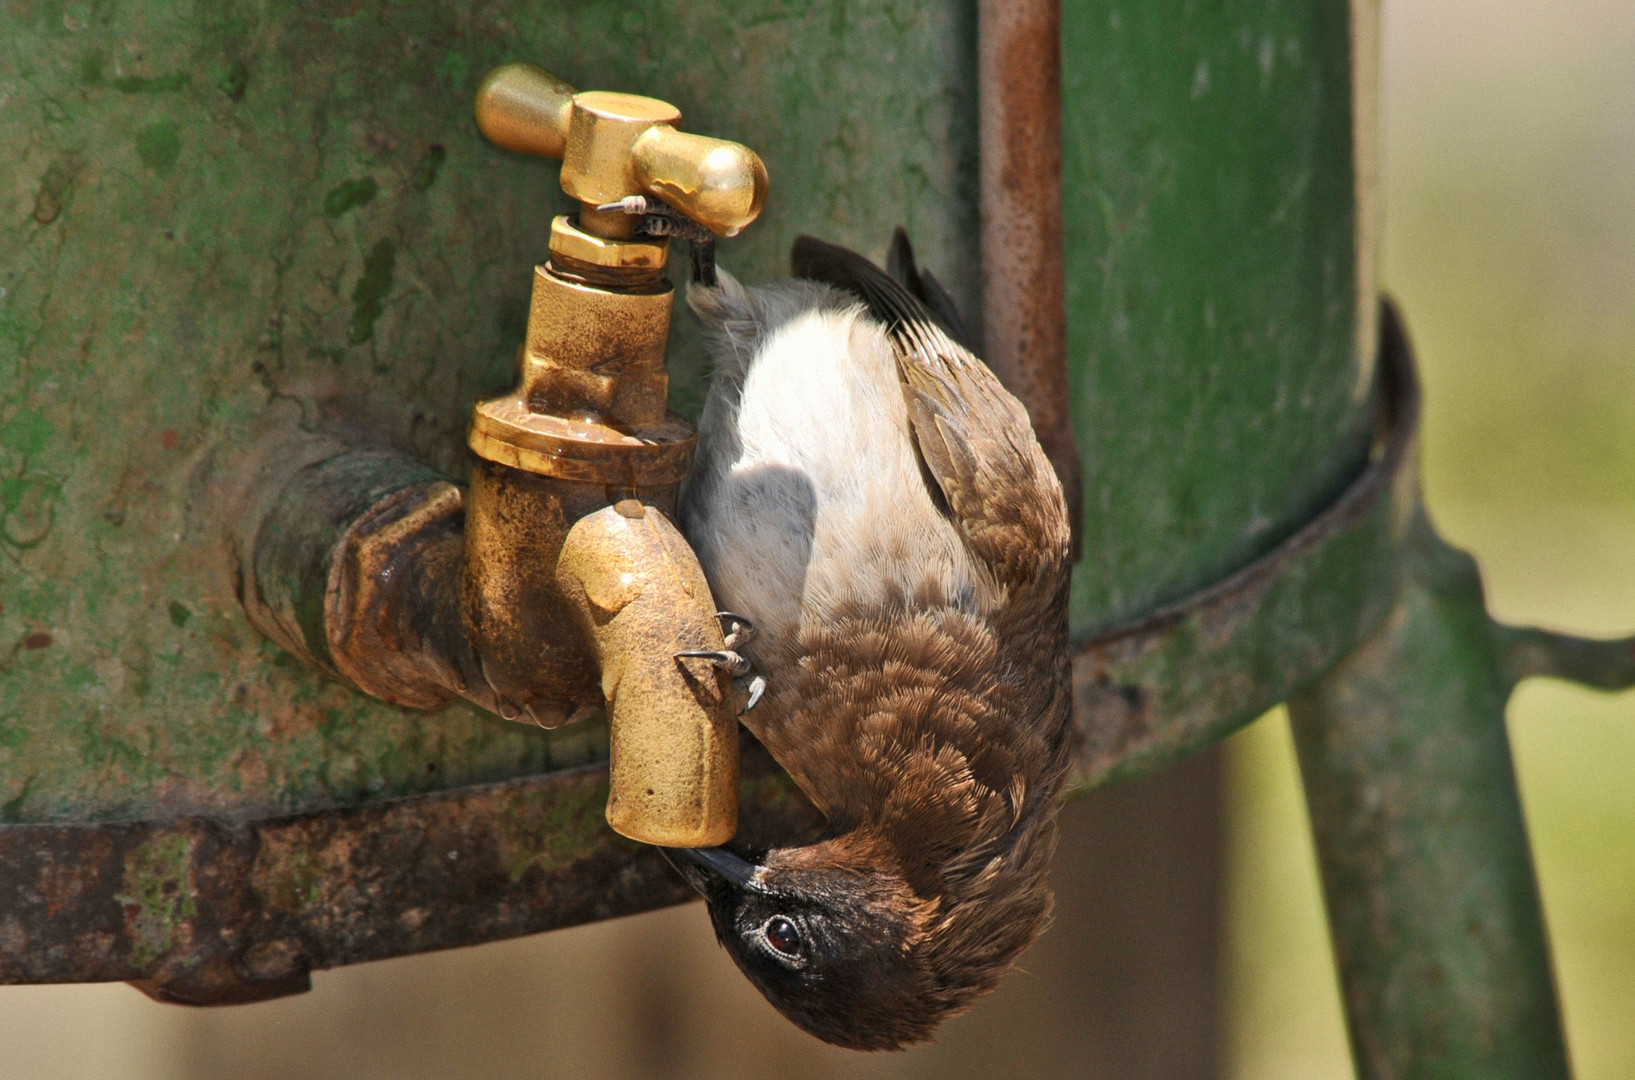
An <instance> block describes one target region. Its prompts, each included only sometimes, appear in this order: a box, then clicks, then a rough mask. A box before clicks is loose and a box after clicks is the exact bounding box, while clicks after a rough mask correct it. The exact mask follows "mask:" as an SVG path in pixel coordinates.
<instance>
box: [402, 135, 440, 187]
mask: <svg viewBox="0 0 1635 1080" xmlns="http://www.w3.org/2000/svg"><path fill="white" fill-rule="evenodd" d="M447 157H448V150H447V149H446V148H444V147H442V146H437V145H433V146H428V147H427V148H426V156H425V157H423V158H421V159H420V164H419V165H416V166H415V170H414V177H413V178H412V179H411V180H410V181H409V186H410V187H412V188H414V189H415V190H416V191H428V190H430V188H431V186H432V185H433V184H435V183H437V174H438V173H439V172H441V171H442V168H443V160H444V159H445V158H447Z"/></svg>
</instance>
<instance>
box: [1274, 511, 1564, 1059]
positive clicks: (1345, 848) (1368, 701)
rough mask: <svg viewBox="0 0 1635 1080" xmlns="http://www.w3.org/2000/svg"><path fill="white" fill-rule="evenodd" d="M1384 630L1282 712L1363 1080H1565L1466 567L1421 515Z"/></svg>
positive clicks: (1501, 731)
mask: <svg viewBox="0 0 1635 1080" xmlns="http://www.w3.org/2000/svg"><path fill="white" fill-rule="evenodd" d="M1415 524H1416V528H1415V535H1414V536H1413V538H1412V541H1411V542H1410V544H1408V545H1405V547H1404V550H1403V554H1402V560H1403V563H1404V568H1405V573H1404V583H1403V588H1402V589H1401V590H1400V592H1399V594H1398V599H1397V602H1396V603H1395V604H1394V605H1393V606H1392V609H1391V612H1390V616H1389V618H1387V619H1386V621H1385V622H1384V623H1383V624H1382V626H1381V627H1380V629H1379V631H1378V632H1377V633H1376V634H1374V635H1373V636H1372V637H1371V638H1370V639H1369V640H1368V641H1367V642H1366V643H1364V644H1363V645H1362V647H1361V648H1359V649H1357V650H1356V651H1355V652H1354V653H1353V654H1352V655H1351V656H1349V657H1347V658H1346V660H1345V662H1344V663H1342V664H1341V665H1340V666H1339V667H1338V668H1337V669H1336V670H1335V671H1334V672H1333V673H1332V674H1331V675H1329V676H1328V677H1327V678H1325V679H1323V680H1322V681H1321V682H1319V683H1318V684H1316V685H1315V686H1313V687H1311V688H1310V689H1309V690H1308V691H1307V692H1306V693H1304V694H1302V695H1300V696H1297V697H1296V698H1294V699H1293V700H1292V701H1291V702H1290V703H1289V715H1290V717H1291V719H1292V720H1293V726H1294V734H1295V746H1296V749H1297V750H1298V751H1299V757H1300V773H1301V777H1302V779H1303V781H1304V787H1305V791H1306V802H1307V806H1308V807H1309V809H1310V812H1311V821H1312V831H1313V834H1314V836H1315V838H1316V841H1317V853H1318V862H1319V865H1320V866H1321V869H1322V876H1323V893H1324V897H1325V900H1326V902H1327V907H1328V913H1329V925H1330V929H1331V936H1332V938H1333V941H1334V950H1335V954H1336V958H1337V960H1338V966H1339V971H1340V983H1341V987H1342V989H1343V991H1344V997H1345V1007H1346V1017H1347V1022H1348V1025H1349V1027H1350V1030H1351V1048H1352V1054H1353V1056H1354V1057H1355V1059H1356V1062H1357V1074H1358V1076H1359V1077H1361V1078H1362V1080H1387V1078H1390V1080H1420V1078H1423V1080H1431V1078H1458V1080H1465V1078H1468V1080H1566V1078H1567V1077H1568V1076H1570V1075H1571V1071H1570V1069H1569V1067H1568V1063H1567V1050H1566V1046H1565V1045H1564V1040H1563V1036H1562V1031H1561V1014H1560V1008H1559V1006H1558V1005H1557V1003H1556V994H1555V987H1554V983H1553V980H1552V978H1551V974H1550V955H1549V946H1548V943H1547V939H1546V935H1545V926H1544V914H1543V911H1542V910H1541V908H1540V904H1539V897H1538V887H1537V885H1536V884H1535V881H1534V876H1533V866H1532V860H1531V857H1530V854H1529V847H1528V841H1527V830H1526V825H1525V823H1524V821H1523V820H1522V808H1521V800H1520V798H1519V797H1518V795H1517V791H1516V777H1515V770H1514V767H1513V766H1512V763H1511V758H1510V747H1509V744H1508V741H1507V738H1506V733H1505V722H1504V719H1505V718H1504V710H1505V700H1506V698H1507V697H1508V696H1509V692H1510V689H1511V686H1512V683H1511V681H1510V679H1509V678H1508V677H1507V672H1506V671H1505V670H1504V663H1503V657H1502V656H1501V654H1500V651H1499V647H1498V646H1499V642H1498V641H1496V640H1495V637H1494V634H1493V624H1492V623H1491V622H1490V620H1489V619H1488V616H1487V612H1486V609H1485V607H1484V605H1483V601H1482V588H1481V580H1480V577H1479V575H1478V574H1477V570H1476V563H1475V560H1473V559H1471V558H1470V556H1468V555H1466V554H1464V553H1463V552H1460V551H1455V550H1454V549H1452V548H1450V547H1448V546H1447V545H1446V544H1444V543H1443V542H1442V541H1441V540H1440V538H1438V537H1437V536H1436V534H1435V533H1434V532H1433V531H1432V529H1431V527H1430V525H1429V523H1428V522H1427V521H1425V520H1424V519H1423V518H1422V517H1421V518H1420V519H1418V520H1417V521H1416V523H1415Z"/></svg>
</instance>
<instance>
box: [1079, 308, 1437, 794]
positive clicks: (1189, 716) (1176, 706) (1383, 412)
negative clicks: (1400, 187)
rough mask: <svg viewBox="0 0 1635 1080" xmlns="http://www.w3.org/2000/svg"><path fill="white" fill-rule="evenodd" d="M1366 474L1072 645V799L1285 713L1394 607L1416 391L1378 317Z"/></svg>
mask: <svg viewBox="0 0 1635 1080" xmlns="http://www.w3.org/2000/svg"><path fill="white" fill-rule="evenodd" d="M1380 371H1381V386H1380V410H1379V420H1378V425H1377V430H1376V436H1375V441H1374V446H1373V449H1372V451H1371V453H1370V456H1369V461H1368V464H1367V466H1366V467H1365V468H1364V469H1363V471H1362V472H1361V473H1360V474H1359V475H1358V476H1357V478H1356V479H1355V480H1353V481H1352V482H1351V484H1350V485H1349V486H1348V487H1347V488H1346V490H1345V491H1344V492H1342V493H1341V495H1340V496H1339V498H1337V499H1336V500H1335V501H1334V502H1333V503H1331V504H1330V505H1329V506H1328V508H1327V509H1325V510H1323V511H1322V512H1321V513H1319V514H1318V515H1317V516H1316V517H1315V518H1313V519H1312V520H1311V521H1310V522H1309V523H1307V524H1306V525H1305V526H1304V527H1302V528H1301V529H1299V530H1298V531H1297V532H1295V533H1294V534H1293V535H1292V536H1290V537H1289V538H1288V539H1286V540H1284V541H1283V542H1282V543H1281V544H1279V545H1278V546H1277V547H1276V548H1274V549H1273V550H1272V551H1270V552H1268V553H1267V554H1266V555H1265V556H1263V557H1262V558H1260V559H1259V560H1257V561H1255V562H1254V563H1251V564H1250V565H1249V566H1246V567H1244V568H1243V569H1242V570H1239V571H1238V572H1237V573H1234V574H1232V575H1231V576H1230V577H1228V578H1226V579H1225V580H1224V581H1221V582H1219V583H1217V584H1215V585H1213V586H1211V587H1209V588H1207V589H1204V590H1203V591H1201V592H1199V593H1196V594H1194V595H1193V596H1191V597H1189V598H1188V599H1186V600H1184V601H1182V602H1181V603H1178V604H1175V605H1173V606H1170V607H1166V608H1163V609H1160V610H1158V611H1155V612H1153V613H1152V614H1150V615H1147V616H1145V617H1144V618H1141V619H1139V620H1137V621H1136V622H1134V623H1131V624H1129V625H1127V626H1124V627H1122V628H1119V629H1116V630H1113V631H1111V632H1109V633H1105V634H1101V635H1099V636H1097V637H1094V638H1091V639H1089V640H1086V641H1082V642H1079V643H1077V644H1076V645H1075V648H1074V654H1073V709H1074V721H1075V724H1076V726H1077V729H1078V732H1079V737H1080V739H1081V740H1082V742H1081V749H1080V754H1079V764H1078V770H1077V774H1076V776H1075V778H1074V779H1075V787H1076V788H1078V789H1080V790H1082V789H1084V788H1093V787H1100V786H1102V785H1104V784H1108V783H1112V782H1114V781H1117V780H1121V779H1126V778H1129V777H1133V776H1140V775H1143V774H1145V773H1150V772H1153V771H1155V770H1157V769H1159V768H1162V767H1163V766H1165V765H1167V764H1169V763H1170V762H1172V761H1175V760H1176V759H1178V758H1181V757H1184V756H1185V755H1187V754H1189V753H1192V752H1193V751H1195V750H1200V749H1202V748H1203V747H1205V746H1208V745H1210V744H1211V743H1213V742H1215V741H1216V740H1218V739H1221V738H1223V737H1224V736H1226V735H1229V734H1231V733H1232V732H1233V731H1235V730H1236V729H1237V728H1239V727H1241V726H1242V725H1243V724H1245V723H1247V722H1248V721H1250V720H1252V719H1254V718H1255V717H1256V716H1259V715H1260V714H1261V713H1263V712H1265V711H1266V710H1267V709H1269V708H1271V707H1272V706H1274V705H1277V704H1278V703H1280V702H1282V701H1285V700H1287V699H1288V698H1289V697H1291V696H1293V695H1294V694H1295V693H1297V692H1298V691H1299V690H1301V689H1302V688H1303V687H1306V686H1308V685H1310V684H1311V683H1312V682H1313V681H1314V680H1315V679H1317V678H1318V677H1319V676H1321V675H1322V674H1323V673H1324V672H1326V671H1328V669H1329V668H1331V667H1333V666H1334V665H1335V664H1336V663H1338V662H1339V661H1340V660H1341V659H1342V658H1343V657H1345V656H1346V655H1348V654H1349V653H1350V652H1351V650H1352V649H1353V648H1355V647H1356V646H1357V645H1358V644H1359V643H1361V642H1362V640H1363V639H1364V638H1366V637H1367V636H1368V633H1369V631H1370V630H1372V629H1373V628H1374V627H1375V626H1377V625H1378V624H1379V622H1380V620H1381V619H1382V618H1384V616H1385V615H1386V613H1387V612H1388V611H1389V610H1390V608H1391V603H1392V600H1393V598H1394V597H1395V595H1396V591H1397V583H1398V574H1399V559H1398V552H1399V550H1400V546H1401V543H1402V541H1403V539H1404V537H1405V536H1406V535H1407V532H1408V529H1409V525H1410V523H1411V519H1412V516H1413V510H1414V507H1415V506H1416V504H1417V499H1418V476H1417V471H1416V469H1415V468H1414V467H1413V465H1414V462H1415V461H1416V453H1415V451H1416V447H1417V443H1418V436H1419V384H1418V380H1417V379H1416V377H1415V374H1414V364H1413V357H1412V353H1411V350H1410V348H1409V345H1408V340H1407V337H1406V335H1405V334H1404V332H1403V330H1402V325H1401V322H1400V320H1399V318H1398V317H1397V315H1396V312H1395V310H1394V309H1393V308H1392V307H1391V306H1390V305H1389V304H1385V305H1383V306H1382V312H1381V325H1380Z"/></svg>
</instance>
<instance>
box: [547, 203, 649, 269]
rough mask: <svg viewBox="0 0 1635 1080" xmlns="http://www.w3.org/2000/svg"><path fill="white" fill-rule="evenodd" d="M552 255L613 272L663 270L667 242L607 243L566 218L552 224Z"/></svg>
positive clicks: (606, 240)
mask: <svg viewBox="0 0 1635 1080" xmlns="http://www.w3.org/2000/svg"><path fill="white" fill-rule="evenodd" d="M550 246H551V254H552V255H553V256H557V255H560V256H562V257H563V258H566V259H575V260H578V261H579V262H582V263H590V264H591V265H592V266H603V267H607V268H609V269H614V270H663V269H664V264H665V260H666V259H667V258H668V257H669V254H670V241H669V239H668V238H665V237H659V238H656V239H654V238H646V237H644V238H642V239H640V240H608V239H605V238H603V237H600V236H595V235H593V234H591V233H588V232H585V231H584V230H583V229H581V228H579V227H578V226H577V225H575V224H574V223H573V220H572V219H571V218H569V217H567V216H566V215H564V216H562V217H559V218H557V219H556V220H555V221H553V222H551V245H550Z"/></svg>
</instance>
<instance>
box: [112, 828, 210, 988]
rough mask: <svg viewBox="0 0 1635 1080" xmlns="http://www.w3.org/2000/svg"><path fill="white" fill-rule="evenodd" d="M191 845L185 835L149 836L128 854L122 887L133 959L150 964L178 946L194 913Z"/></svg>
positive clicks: (117, 896)
mask: <svg viewBox="0 0 1635 1080" xmlns="http://www.w3.org/2000/svg"><path fill="white" fill-rule="evenodd" d="M191 855H192V851H191V845H190V844H189V843H188V840H187V837H185V836H165V837H160V838H158V839H155V840H151V841H149V842H148V843H146V844H143V845H142V846H141V847H138V848H136V849H135V850H134V851H132V852H131V853H130V854H129V855H127V856H126V857H125V878H124V882H123V891H122V892H120V893H119V894H118V895H116V896H115V897H114V899H116V900H118V901H119V902H120V903H121V904H123V905H124V907H125V926H126V930H127V932H128V933H129V934H130V938H131V963H132V964H133V965H135V966H136V967H139V968H140V967H146V966H147V965H148V964H151V963H153V962H154V961H155V960H158V959H159V958H160V957H162V956H164V955H165V953H167V952H169V951H170V950H171V949H173V948H175V947H176V945H177V944H179V941H178V939H179V938H180V936H181V935H182V934H183V933H184V932H185V930H186V927H187V924H188V921H189V920H191V919H192V918H193V917H194V916H195V915H196V914H197V911H196V908H195V904H194V900H193V885H192V882H191V881H190V872H191V865H190V860H191Z"/></svg>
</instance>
